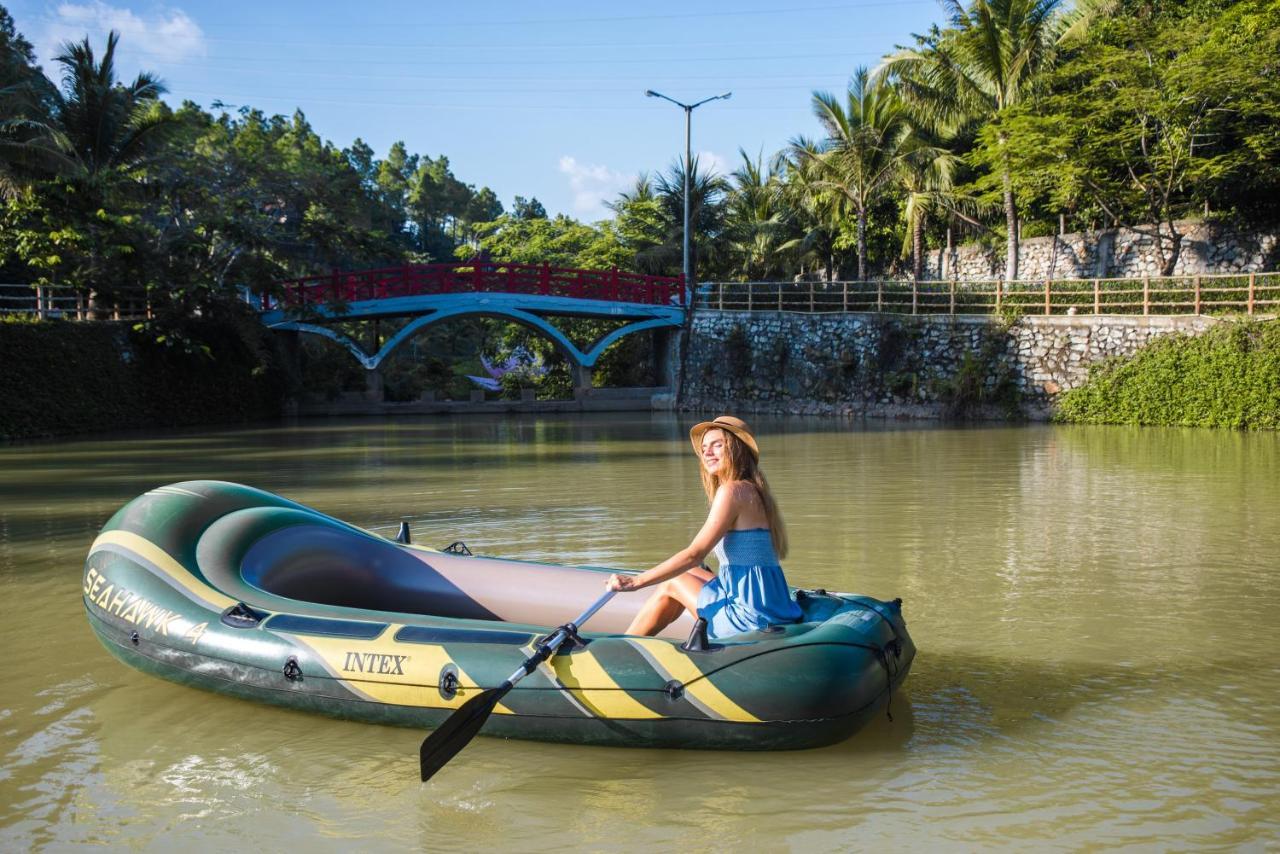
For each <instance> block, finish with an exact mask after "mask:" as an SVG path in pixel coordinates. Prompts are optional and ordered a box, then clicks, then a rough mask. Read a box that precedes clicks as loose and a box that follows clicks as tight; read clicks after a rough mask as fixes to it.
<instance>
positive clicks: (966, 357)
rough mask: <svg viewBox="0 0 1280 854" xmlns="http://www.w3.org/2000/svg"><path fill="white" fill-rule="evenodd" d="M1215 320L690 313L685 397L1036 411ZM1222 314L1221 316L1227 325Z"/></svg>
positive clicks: (698, 404) (1003, 413)
mask: <svg viewBox="0 0 1280 854" xmlns="http://www.w3.org/2000/svg"><path fill="white" fill-rule="evenodd" d="M1217 322H1224V321H1216V320H1214V319H1212V318H1207V317H1199V316H1186V317H1125V316H1098V317H1094V316H1090V317H1079V316H1077V317H1024V318H1021V319H1019V320H1018V321H1017V322H1015V323H1013V324H1007V323H1005V322H1002V321H1001V320H999V319H994V318H990V317H985V316H957V317H955V318H951V317H947V316H943V315H932V316H931V315H922V316H917V317H912V316H899V315H876V314H793V313H786V312H754V313H747V312H720V311H700V312H699V313H698V314H697V316H696V317H695V319H694V324H693V325H694V337H693V340H692V344H691V346H690V355H689V364H688V371H687V375H686V378H685V396H684V405H685V406H687V407H688V408H692V409H724V410H732V411H738V412H781V413H797V414H837V413H839V414H849V415H873V416H888V417H920V418H938V417H978V418H997V419H1002V418H1018V417H1026V418H1032V419H1043V418H1046V417H1047V416H1048V414H1049V412H1050V409H1051V406H1052V402H1053V399H1054V398H1055V397H1056V396H1057V395H1058V394H1059V393H1061V392H1062V391H1064V390H1066V389H1070V388H1074V387H1076V386H1078V385H1080V384H1081V383H1082V382H1083V381H1084V380H1085V378H1086V377H1087V375H1088V369H1089V366H1090V365H1091V364H1093V363H1094V362H1097V361H1099V360H1101V359H1104V358H1107V357H1109V356H1128V355H1132V354H1133V353H1134V352H1135V351H1136V350H1138V349H1139V348H1140V347H1142V346H1143V345H1144V344H1146V343H1147V342H1148V341H1151V340H1152V339H1153V338H1156V337H1158V336H1161V335H1168V334H1171V333H1177V332H1185V333H1189V334H1195V333H1197V332H1199V331H1202V330H1204V329H1207V328H1208V327H1209V326H1211V325H1212V324H1214V323H1217ZM1225 322H1229V321H1225Z"/></svg>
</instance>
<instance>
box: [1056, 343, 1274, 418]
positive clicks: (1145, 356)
mask: <svg viewBox="0 0 1280 854" xmlns="http://www.w3.org/2000/svg"><path fill="white" fill-rule="evenodd" d="M1055 418H1056V419H1057V420H1059V421H1067V422H1073V423H1077V424H1140V425H1164V426H1184V427H1230V428H1236V429H1247V430H1276V429H1280V320H1268V321H1253V322H1223V323H1220V324H1218V325H1217V326H1215V327H1213V328H1212V329H1209V330H1208V331H1206V332H1203V333H1201V334H1200V335H1196V336H1188V335H1171V336H1168V337H1165V338H1159V339H1157V340H1155V341H1153V342H1152V343H1150V344H1148V345H1147V346H1146V347H1143V348H1142V349H1141V350H1139V351H1138V352H1137V353H1136V354H1134V355H1133V356H1132V357H1131V358H1129V359H1112V360H1108V361H1106V362H1103V363H1101V364H1099V365H1096V366H1095V367H1094V368H1093V370H1091V371H1090V374H1089V379H1088V380H1087V382H1086V383H1085V384H1084V385H1082V386H1081V387H1079V388H1077V389H1073V390H1071V391H1068V392H1065V393H1064V394H1063V395H1062V396H1061V397H1060V398H1059V400H1058V405H1057V409H1056V412H1055Z"/></svg>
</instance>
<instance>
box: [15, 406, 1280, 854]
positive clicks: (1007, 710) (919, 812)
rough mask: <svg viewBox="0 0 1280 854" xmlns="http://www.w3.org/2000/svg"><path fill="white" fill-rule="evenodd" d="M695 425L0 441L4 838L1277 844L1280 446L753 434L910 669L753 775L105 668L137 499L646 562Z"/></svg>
mask: <svg viewBox="0 0 1280 854" xmlns="http://www.w3.org/2000/svg"><path fill="white" fill-rule="evenodd" d="M688 420H689V419H680V420H676V419H672V418H669V417H665V416H648V415H628V416H611V417H601V416H594V417H579V418H554V419H552V418H547V419H536V420H535V419H532V418H530V419H517V418H508V419H496V418H495V419H493V420H485V419H466V420H463V419H453V420H451V419H447V418H441V419H426V420H415V421H376V420H367V421H351V422H332V423H327V422H325V423H305V424H302V425H300V426H296V427H280V428H267V429H260V430H243V429H240V430H216V431H208V432H199V433H185V434H181V435H174V436H168V437H158V436H129V437H117V438H112V439H103V440H84V441H68V442H59V443H49V444H33V445H26V446H9V447H0V601H3V603H4V606H5V607H4V625H3V628H0V638H3V655H2V656H0V757H2V759H0V763H2V765H0V849H2V850H6V851H19V850H29V849H33V848H35V849H46V848H47V849H55V850H56V849H63V848H68V847H74V846H75V845H77V844H80V843H106V844H108V845H111V846H112V847H122V848H128V849H144V850H146V849H161V848H169V847H171V846H172V845H174V844H175V843H180V844H181V845H182V846H183V848H184V849H186V850H190V851H204V850H215V849H236V850H238V849H243V848H244V847H245V846H251V847H252V848H254V849H262V850H280V849H282V848H284V847H285V846H288V845H295V844H303V845H306V846H307V847H308V848H309V849H315V850H334V851H337V850H344V851H345V850H350V849H352V848H359V849H361V850H400V849H404V848H409V847H412V848H426V849H433V850H445V849H448V850H458V849H462V850H470V849H479V848H487V847H494V848H501V849H517V850H549V849H557V850H559V849H562V848H569V849H588V850H652V849H658V850H670V849H676V848H694V849H710V850H787V849H792V850H805V851H810V850H818V851H822V850H870V849H883V848H886V847H888V848H893V847H895V846H901V845H904V844H905V845H909V846H911V847H912V848H915V849H921V848H924V847H926V846H928V847H949V848H957V847H958V848H969V849H990V848H1003V849H1019V850H1021V849H1026V848H1028V847H1032V846H1034V847H1035V848H1037V849H1045V848H1048V849H1055V848H1056V849H1077V848H1080V847H1102V846H1105V847H1113V846H1122V845H1130V846H1134V847H1141V848H1148V847H1157V848H1175V849H1177V848H1189V847H1190V848H1201V847H1206V846H1226V847H1232V848H1244V849H1257V850H1261V849H1264V848H1274V847H1276V846H1277V845H1280V708H1278V703H1277V701H1278V700H1280V664H1278V662H1280V617H1278V616H1277V615H1278V614H1280V585H1277V580H1278V578H1280V436H1275V435H1241V434H1235V433H1221V432H1207V431H1203V432H1202V431H1177V430H1128V429H1106V428H1087V429H1080V428H1061V427H1025V428H974V429H942V428H938V427H935V426H925V427H920V426H910V427H896V426H885V425H871V426H865V427H863V426H850V425H845V424H839V423H833V422H830V421H825V420H808V419H795V420H775V421H766V420H763V419H760V420H759V421H758V425H757V429H758V431H759V432H760V434H761V438H762V444H763V448H764V453H765V467H766V471H767V472H768V474H769V477H770V479H771V481H772V482H773V484H774V486H775V488H776V490H777V492H778V494H779V497H780V500H781V502H782V506H783V509H784V510H785V511H786V513H787V517H788V521H789V524H790V527H791V535H792V541H793V544H794V545H793V553H792V555H791V557H790V558H789V560H788V561H787V562H786V566H787V570H788V574H789V576H790V580H791V581H792V583H794V584H803V585H808V586H824V587H828V588H835V589H843V590H850V591H858V592H864V593H870V594H873V595H876V596H880V597H885V598H889V597H893V596H901V597H903V599H904V600H905V602H906V606H905V607H906V615H907V618H908V620H909V623H910V627H911V630H912V633H913V635H914V637H915V640H916V642H917V644H918V645H919V647H920V655H919V657H918V658H917V660H916V665H915V669H914V670H913V672H912V675H911V677H910V679H909V680H908V683H907V687H906V690H905V691H904V692H903V693H902V694H900V695H899V696H898V697H896V698H895V700H894V703H893V713H894V721H893V722H892V723H890V722H889V721H887V720H884V719H881V720H878V721H877V722H875V723H874V724H872V725H871V726H870V727H869V728H868V729H867V730H865V731H863V732H862V733H861V734H859V735H858V736H856V737H855V738H853V739H851V740H850V741H847V742H845V743H843V744H840V745H837V746H835V747H830V748H825V749H821V750H816V751H805V752H794V753H775V754H732V753H709V752H694V751H688V752H663V751H651V750H622V749H603V748H586V747H566V746H557V745H545V744H528V743H522V742H507V741H498V740H494V739H478V740H477V741H475V742H473V743H472V745H471V746H470V747H469V748H468V749H467V750H466V752H465V753H464V754H462V755H461V756H460V757H459V758H458V759H457V760H455V762H454V763H453V764H452V765H450V766H449V768H448V769H446V771H444V772H441V774H440V775H438V776H437V777H436V778H435V780H433V781H432V783H431V784H429V785H426V786H424V785H422V784H420V783H419V782H418V781H417V775H416V750H417V746H418V742H419V740H420V739H421V733H418V732H414V731H411V730H401V729H393V728H381V727H374V726H368V725H362V724H355V723H346V722H340V721H331V720H328V719H325V718H321V717H314V716H308V715H304V714H301V713H296V712H290V711H284V710H279V709H270V708H265V707H259V706H256V705H253V704H250V703H247V702H243V701H238V700H231V699H226V698H222V697H219V696H216V695H213V694H206V693H204V692H200V691H195V690H191V689H186V688H181V687H178V686H175V685H171V684H169V683H166V682H162V681H159V680H156V679H153V678H151V677H147V676H143V675H141V674H139V673H136V672H134V671H132V670H130V669H128V668H126V667H125V666H124V665H122V664H119V663H118V662H116V661H115V660H114V659H112V658H111V657H109V656H108V654H107V653H106V651H105V650H104V649H103V648H102V647H101V646H100V645H99V644H98V642H97V640H96V639H95V638H94V636H93V635H92V633H91V632H90V630H89V628H88V625H87V624H86V622H85V617H84V614H83V610H82V607H81V604H80V573H81V567H82V563H83V559H84V555H85V552H86V550H87V548H88V545H89V543H90V541H91V540H92V538H93V536H94V535H95V533H96V530H97V528H98V527H99V526H100V525H101V524H102V522H103V521H105V519H106V518H107V517H108V516H109V515H110V514H111V513H112V512H113V511H114V510H115V509H116V508H117V507H118V506H119V505H121V504H123V503H124V502H125V501H127V500H129V499H130V498H132V497H133V496H135V495H137V494H139V493H141V492H143V491H145V490H146V489H148V488H151V487H153V486H156V485H158V484H161V483H166V482H170V481H176V480H182V479H187V478H205V477H211V478H220V479H227V480H238V481H243V482H247V483H251V484H254V485H257V486H261V487H264V488H266V489H270V490H274V491H278V492H281V493H283V494H285V495H287V496H289V497H290V498H294V499H296V500H299V501H302V502H304V503H306V504H310V505H312V506H315V507H317V508H319V509H321V510H324V511H326V512H328V513H331V514H333V515H336V516H339V517H341V518H344V519H347V520H349V521H352V522H354V523H356V524H359V525H362V526H365V527H371V528H381V529H383V530H386V531H387V532H388V533H390V532H392V531H393V530H394V526H395V525H396V524H397V523H398V522H399V520H400V519H401V518H402V517H408V518H409V519H410V521H411V522H412V524H413V528H414V533H415V538H416V539H417V540H419V541H422V542H426V543H430V544H436V545H444V544H447V543H449V542H451V541H453V540H457V539H462V540H465V541H466V542H467V543H469V544H471V545H472V546H473V547H480V548H483V550H484V551H486V552H489V553H495V554H509V555H512V556H520V557H529V558H535V559H540V560H551V561H557V562H565V563H592V564H603V565H619V566H628V567H643V566H647V565H649V564H652V563H654V562H656V561H658V560H659V559H661V558H663V557H665V556H666V555H667V554H668V553H669V552H671V551H674V550H675V549H676V548H678V547H680V546H682V545H684V544H685V542H686V541H687V539H688V537H689V536H690V534H691V533H692V531H693V530H694V529H695V528H696V527H697V525H698V524H699V523H700V522H701V519H702V514H703V512H704V507H703V502H702V499H701V497H700V494H699V490H698V486H697V480H696V477H697V473H696V470H695V468H694V461H693V458H692V455H691V454H690V453H689V450H688V445H687V443H686V441H685V440H684V438H683V428H684V427H685V426H687V425H686V424H685V422H686V421H688Z"/></svg>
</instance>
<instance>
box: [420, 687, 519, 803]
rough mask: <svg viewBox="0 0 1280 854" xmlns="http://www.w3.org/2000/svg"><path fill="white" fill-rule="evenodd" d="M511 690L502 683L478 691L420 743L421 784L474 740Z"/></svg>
mask: <svg viewBox="0 0 1280 854" xmlns="http://www.w3.org/2000/svg"><path fill="white" fill-rule="evenodd" d="M510 690H511V684H510V683H504V684H503V685H501V686H499V687H497V688H490V689H489V690H487V691H481V692H480V693H479V694H477V695H476V696H474V697H472V698H471V699H470V700H467V701H466V702H465V703H463V704H462V705H461V706H459V707H458V710H457V711H456V712H454V713H453V714H452V715H450V716H449V719H448V720H446V721H445V722H444V723H442V724H441V725H440V726H439V727H438V728H437V729H436V730H435V731H434V732H432V733H431V734H430V735H428V736H427V737H426V738H424V739H423V740H422V746H421V747H420V748H419V749H418V763H419V765H420V766H421V769H422V780H423V782H424V783H425V782H426V781H427V780H430V779H431V776H432V775H433V774H435V773H436V772H437V771H439V770H440V769H441V768H443V767H444V766H445V765H446V764H447V763H448V761H449V760H450V759H452V758H453V757H454V756H456V755H457V754H458V751H460V750H462V748H464V747H466V746H467V744H469V743H470V741H471V739H473V738H475V736H476V733H478V732H479V731H480V728H481V727H482V726H484V722H485V721H487V720H489V715H491V714H493V710H494V707H495V706H497V705H498V702H499V701H500V700H501V699H502V698H503V697H504V696H506V693H507V692H508V691H510Z"/></svg>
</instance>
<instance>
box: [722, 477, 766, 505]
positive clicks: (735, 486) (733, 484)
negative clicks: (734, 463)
mask: <svg viewBox="0 0 1280 854" xmlns="http://www.w3.org/2000/svg"><path fill="white" fill-rule="evenodd" d="M716 491H717V492H722V493H725V494H726V495H727V497H729V498H731V499H733V500H734V501H735V502H737V501H753V500H755V499H756V498H757V497H758V495H759V493H758V492H757V490H756V485H755V484H754V483H752V482H751V481H749V480H727V481H725V482H724V483H722V484H720V486H719V487H718V488H717V489H716Z"/></svg>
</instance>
